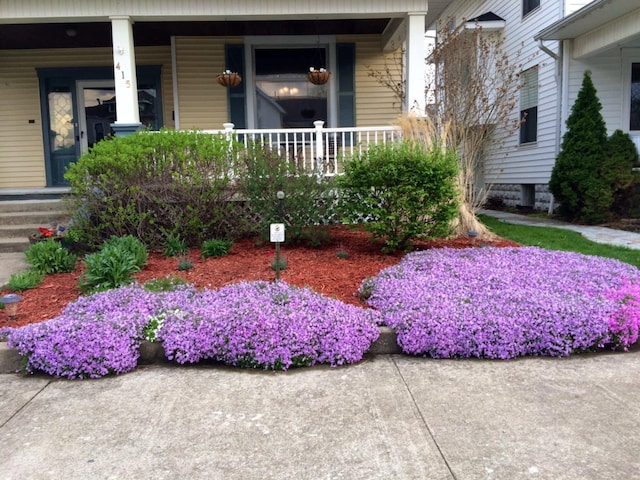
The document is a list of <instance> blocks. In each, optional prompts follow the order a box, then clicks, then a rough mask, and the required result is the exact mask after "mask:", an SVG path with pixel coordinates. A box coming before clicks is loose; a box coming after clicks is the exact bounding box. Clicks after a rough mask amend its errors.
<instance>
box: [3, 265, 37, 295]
mask: <svg viewBox="0 0 640 480" xmlns="http://www.w3.org/2000/svg"><path fill="white" fill-rule="evenodd" d="M43 281H44V273H42V272H38V271H37V270H33V269H29V270H25V271H24V272H18V273H14V274H12V275H11V278H10V279H9V289H10V290H15V291H16V292H22V291H24V290H28V289H30V288H35V287H37V286H38V285H40V284H41V283H42V282H43Z"/></svg>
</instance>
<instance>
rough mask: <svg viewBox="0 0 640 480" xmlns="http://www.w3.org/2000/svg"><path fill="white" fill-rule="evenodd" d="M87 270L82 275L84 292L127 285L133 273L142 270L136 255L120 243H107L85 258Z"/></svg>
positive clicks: (81, 283) (131, 279)
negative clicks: (119, 244)
mask: <svg viewBox="0 0 640 480" xmlns="http://www.w3.org/2000/svg"><path fill="white" fill-rule="evenodd" d="M84 264H85V266H86V268H87V269H86V271H85V273H83V274H82V275H80V280H79V286H80V290H81V291H82V292H83V293H88V292H90V293H93V292H99V291H102V290H109V289H112V288H116V287H119V286H121V285H127V284H129V283H131V282H132V281H133V278H132V275H133V274H134V273H137V272H139V271H140V267H139V266H138V264H137V260H136V257H135V255H134V254H133V253H131V252H130V251H129V250H126V249H125V248H123V247H122V246H118V245H106V246H104V247H103V248H102V249H101V250H100V251H98V252H96V253H92V254H90V255H87V256H86V257H85V258H84Z"/></svg>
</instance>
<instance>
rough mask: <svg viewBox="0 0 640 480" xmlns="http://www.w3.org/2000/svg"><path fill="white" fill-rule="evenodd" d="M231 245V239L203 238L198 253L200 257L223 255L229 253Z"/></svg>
mask: <svg viewBox="0 0 640 480" xmlns="http://www.w3.org/2000/svg"><path fill="white" fill-rule="evenodd" d="M232 245H233V242H232V241H231V240H220V239H217V238H212V239H210V240H205V241H204V243H203V244H202V250H201V252H200V255H201V257H202V258H209V257H224V256H225V255H227V254H228V253H229V250H230V249H231V246H232Z"/></svg>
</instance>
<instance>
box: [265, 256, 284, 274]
mask: <svg viewBox="0 0 640 480" xmlns="http://www.w3.org/2000/svg"><path fill="white" fill-rule="evenodd" d="M269 264H270V265H271V270H273V271H276V270H280V271H282V270H286V269H287V257H286V256H285V255H282V254H281V255H280V258H278V257H276V256H275V255H272V256H271V257H269Z"/></svg>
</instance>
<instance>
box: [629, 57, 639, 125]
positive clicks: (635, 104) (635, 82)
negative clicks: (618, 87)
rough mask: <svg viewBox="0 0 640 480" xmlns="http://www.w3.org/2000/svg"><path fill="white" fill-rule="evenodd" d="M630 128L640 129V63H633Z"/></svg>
mask: <svg viewBox="0 0 640 480" xmlns="http://www.w3.org/2000/svg"><path fill="white" fill-rule="evenodd" d="M629 129H630V130H640V63H633V64H631V114H630V116H629Z"/></svg>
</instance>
